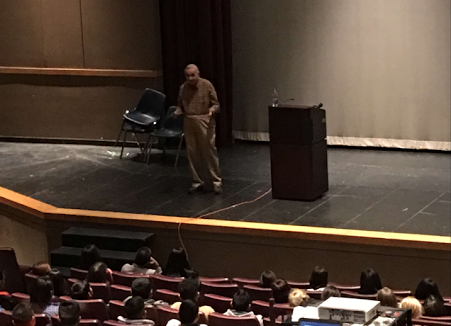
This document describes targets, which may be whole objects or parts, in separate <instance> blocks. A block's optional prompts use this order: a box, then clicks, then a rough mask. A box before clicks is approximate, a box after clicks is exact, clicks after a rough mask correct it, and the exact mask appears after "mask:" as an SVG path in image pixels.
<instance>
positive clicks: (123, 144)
mask: <svg viewBox="0 0 451 326" xmlns="http://www.w3.org/2000/svg"><path fill="white" fill-rule="evenodd" d="M126 137H127V132H126V131H124V138H123V139H122V148H121V155H120V156H119V159H121V160H122V155H123V154H124V147H125V138H126Z"/></svg>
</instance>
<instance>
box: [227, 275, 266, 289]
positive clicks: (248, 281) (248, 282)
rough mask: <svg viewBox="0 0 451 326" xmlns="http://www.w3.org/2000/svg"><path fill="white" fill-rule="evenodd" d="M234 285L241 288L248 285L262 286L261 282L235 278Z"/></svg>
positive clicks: (233, 279)
mask: <svg viewBox="0 0 451 326" xmlns="http://www.w3.org/2000/svg"><path fill="white" fill-rule="evenodd" d="M232 283H235V284H238V286H241V287H242V286H244V285H246V284H249V285H255V286H258V285H259V284H260V280H257V279H253V278H244V277H234V278H232Z"/></svg>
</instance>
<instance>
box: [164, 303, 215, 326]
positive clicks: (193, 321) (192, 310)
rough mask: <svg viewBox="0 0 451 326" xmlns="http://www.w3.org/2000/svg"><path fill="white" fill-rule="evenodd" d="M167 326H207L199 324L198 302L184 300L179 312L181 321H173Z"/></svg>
mask: <svg viewBox="0 0 451 326" xmlns="http://www.w3.org/2000/svg"><path fill="white" fill-rule="evenodd" d="M166 326H207V325H205V324H199V306H198V305H197V302H196V301H192V300H183V302H182V304H181V305H180V310H179V320H177V319H171V320H170V321H168V323H167V324H166Z"/></svg>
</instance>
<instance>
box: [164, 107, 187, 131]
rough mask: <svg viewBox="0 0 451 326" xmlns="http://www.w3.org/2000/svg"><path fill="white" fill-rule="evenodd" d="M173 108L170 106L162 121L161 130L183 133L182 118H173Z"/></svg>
mask: <svg viewBox="0 0 451 326" xmlns="http://www.w3.org/2000/svg"><path fill="white" fill-rule="evenodd" d="M175 109H176V107H175V106H170V107H169V108H168V112H166V116H165V118H164V121H163V128H164V129H169V130H173V131H180V132H183V116H182V115H178V116H174V115H173V113H174V111H175Z"/></svg>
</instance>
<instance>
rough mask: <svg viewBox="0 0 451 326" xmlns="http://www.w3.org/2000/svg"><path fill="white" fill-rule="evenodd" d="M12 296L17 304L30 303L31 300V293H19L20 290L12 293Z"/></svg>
mask: <svg viewBox="0 0 451 326" xmlns="http://www.w3.org/2000/svg"><path fill="white" fill-rule="evenodd" d="M11 298H12V299H13V302H14V303H15V304H18V303H22V302H23V303H29V302H30V295H28V294H25V293H19V292H15V293H13V294H11Z"/></svg>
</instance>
